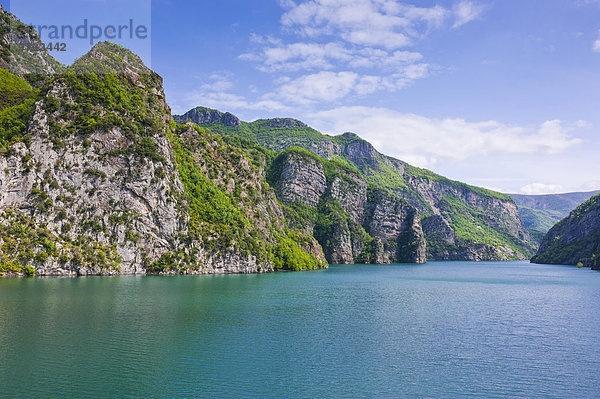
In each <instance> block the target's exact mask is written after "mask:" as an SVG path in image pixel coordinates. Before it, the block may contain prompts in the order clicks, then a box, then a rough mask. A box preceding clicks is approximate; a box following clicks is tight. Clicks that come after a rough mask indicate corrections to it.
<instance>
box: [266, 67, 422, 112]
mask: <svg viewBox="0 0 600 399" xmlns="http://www.w3.org/2000/svg"><path fill="white" fill-rule="evenodd" d="M428 73H429V70H428V65H426V64H416V65H408V66H407V67H405V68H403V69H399V70H398V72H397V73H394V74H392V75H389V76H375V75H361V74H358V73H356V72H350V71H343V72H331V71H321V72H318V73H314V74H308V75H303V76H300V77H298V78H296V79H290V78H285V79H282V80H281V81H280V86H279V88H278V89H277V90H276V91H274V92H272V93H269V94H267V95H265V96H264V98H265V99H278V100H279V101H283V102H285V103H292V104H300V105H310V104H314V103H318V102H333V101H337V100H340V99H342V98H344V97H347V96H349V95H366V94H371V93H375V92H377V91H381V90H387V91H396V90H399V89H402V88H404V87H406V86H407V85H409V84H411V83H412V82H413V81H415V80H417V79H421V78H424V77H426V76H427V75H428Z"/></svg>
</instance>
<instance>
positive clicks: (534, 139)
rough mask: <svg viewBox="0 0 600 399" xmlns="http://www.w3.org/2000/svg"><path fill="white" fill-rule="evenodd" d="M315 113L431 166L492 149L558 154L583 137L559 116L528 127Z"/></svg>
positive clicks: (375, 111) (362, 112)
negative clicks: (575, 132) (577, 135)
mask: <svg viewBox="0 0 600 399" xmlns="http://www.w3.org/2000/svg"><path fill="white" fill-rule="evenodd" d="M311 118H312V119H311V120H310V122H311V124H312V125H314V126H327V127H328V129H329V130H330V132H332V133H334V134H335V133H338V132H344V131H353V132H356V133H357V134H359V135H360V136H361V137H363V138H365V139H366V140H369V141H370V142H372V143H373V144H374V145H375V147H377V148H378V149H379V150H380V151H382V152H384V153H386V154H388V155H392V156H395V157H397V158H399V159H402V160H405V161H408V162H413V163H415V164H416V165H417V166H422V167H432V166H434V165H435V164H436V163H437V162H439V160H441V159H445V160H453V161H464V160H466V159H468V158H471V157H475V156H481V155H488V154H508V153H513V154H556V153H559V152H562V151H564V150H566V149H568V148H570V147H572V146H575V145H577V144H580V143H581V142H582V141H581V140H580V139H577V138H574V137H572V136H571V135H570V134H569V132H570V131H571V128H570V127H565V126H564V125H563V123H562V122H561V121H558V120H553V121H546V122H544V123H543V124H542V125H541V126H540V127H538V128H525V127H519V126H510V125H505V124H502V123H499V122H496V121H485V122H467V121H465V120H463V119H431V118H426V117H423V116H419V115H414V114H403V113H400V112H396V111H393V110H390V109H386V108H371V107H341V108H336V109H332V110H329V111H322V112H317V113H314V114H312V115H311Z"/></svg>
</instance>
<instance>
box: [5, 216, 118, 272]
mask: <svg viewBox="0 0 600 399" xmlns="http://www.w3.org/2000/svg"><path fill="white" fill-rule="evenodd" d="M49 262H56V263H58V264H62V265H65V264H67V263H70V264H71V265H72V266H73V267H75V268H77V267H80V266H93V267H96V268H98V269H99V270H100V271H101V272H102V273H108V272H113V271H118V270H119V265H120V263H121V258H120V256H119V255H118V254H117V252H116V248H115V247H113V246H106V245H104V244H101V243H99V242H97V241H94V240H92V239H91V238H89V237H85V236H80V237H78V238H77V239H76V240H70V239H69V240H66V239H65V237H62V238H59V237H57V236H56V235H54V234H53V233H52V232H50V231H49V230H48V229H47V228H46V227H45V226H43V225H39V224H37V223H36V222H34V221H33V220H32V219H31V218H30V217H27V216H25V215H23V214H21V213H19V212H17V211H13V210H7V211H3V212H2V213H0V276H2V275H5V274H25V275H33V274H35V266H37V265H43V264H47V263H49Z"/></svg>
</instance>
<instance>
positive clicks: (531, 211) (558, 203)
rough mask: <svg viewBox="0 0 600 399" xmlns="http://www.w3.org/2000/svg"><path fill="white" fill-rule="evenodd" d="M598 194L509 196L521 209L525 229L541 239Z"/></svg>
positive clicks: (594, 192) (520, 213)
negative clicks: (573, 211)
mask: <svg viewBox="0 0 600 399" xmlns="http://www.w3.org/2000/svg"><path fill="white" fill-rule="evenodd" d="M598 193H600V191H589V192H584V193H563V194H547V195H524V194H509V195H510V197H511V198H512V199H513V200H515V203H516V204H517V206H518V207H519V215H520V216H521V220H522V221H523V224H524V225H525V227H527V228H528V229H530V230H531V231H532V232H533V234H534V236H536V237H539V239H541V237H543V235H544V234H545V233H547V232H548V230H550V229H551V228H552V227H553V226H554V225H555V224H556V223H558V222H559V221H560V220H562V219H563V218H565V217H567V216H568V215H569V213H570V212H571V211H572V210H574V209H575V208H576V207H578V206H579V205H581V204H582V203H584V202H585V201H587V200H588V199H590V198H591V197H593V196H594V195H596V194H598ZM540 233H541V234H540Z"/></svg>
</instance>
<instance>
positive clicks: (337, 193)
mask: <svg viewBox="0 0 600 399" xmlns="http://www.w3.org/2000/svg"><path fill="white" fill-rule="evenodd" d="M328 187H329V192H328V196H330V197H331V198H333V199H334V200H336V201H338V202H339V204H340V206H341V207H342V209H343V210H344V212H345V213H346V215H348V217H349V218H350V220H352V221H353V222H354V223H359V224H360V223H361V221H362V220H363V216H364V213H365V207H366V206H367V187H368V184H367V182H366V181H364V180H363V179H361V178H360V177H359V176H358V175H356V174H354V173H347V172H341V173H340V174H339V175H337V176H335V177H333V179H332V180H331V182H330V184H329V186H328Z"/></svg>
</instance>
